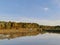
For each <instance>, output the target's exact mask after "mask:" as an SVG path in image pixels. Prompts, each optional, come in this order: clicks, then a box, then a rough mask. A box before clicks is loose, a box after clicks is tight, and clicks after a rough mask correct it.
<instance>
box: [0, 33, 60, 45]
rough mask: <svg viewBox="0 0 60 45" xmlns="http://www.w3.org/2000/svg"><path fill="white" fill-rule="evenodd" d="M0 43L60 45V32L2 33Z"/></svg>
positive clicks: (3, 44)
mask: <svg viewBox="0 0 60 45" xmlns="http://www.w3.org/2000/svg"><path fill="white" fill-rule="evenodd" d="M0 45H60V34H59V33H43V34H41V33H36V34H35V33H28V34H27V33H18V34H0Z"/></svg>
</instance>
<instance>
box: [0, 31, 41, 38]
mask: <svg viewBox="0 0 60 45" xmlns="http://www.w3.org/2000/svg"><path fill="white" fill-rule="evenodd" d="M38 34H40V32H27V33H26V32H21V33H5V34H0V39H14V38H17V37H25V36H36V35H38ZM41 34H42V33H41Z"/></svg>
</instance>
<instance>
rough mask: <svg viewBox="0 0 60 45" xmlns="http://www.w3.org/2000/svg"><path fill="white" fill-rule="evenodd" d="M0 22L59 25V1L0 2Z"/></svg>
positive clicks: (11, 0) (22, 0) (8, 0)
mask: <svg viewBox="0 0 60 45" xmlns="http://www.w3.org/2000/svg"><path fill="white" fill-rule="evenodd" d="M0 20H2V21H9V20H10V21H20V22H36V23H39V24H45V25H59V23H60V0H0Z"/></svg>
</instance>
